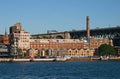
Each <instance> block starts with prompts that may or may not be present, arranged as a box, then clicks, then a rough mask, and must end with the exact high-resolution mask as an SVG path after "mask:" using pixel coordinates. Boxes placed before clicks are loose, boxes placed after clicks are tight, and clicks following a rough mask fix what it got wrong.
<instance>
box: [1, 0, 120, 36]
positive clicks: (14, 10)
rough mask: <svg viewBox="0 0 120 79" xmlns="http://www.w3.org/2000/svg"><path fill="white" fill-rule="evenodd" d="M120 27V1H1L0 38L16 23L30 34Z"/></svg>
mask: <svg viewBox="0 0 120 79" xmlns="http://www.w3.org/2000/svg"><path fill="white" fill-rule="evenodd" d="M86 16H90V22H91V24H90V26H91V27H90V28H91V29H94V28H97V27H99V28H104V27H116V26H117V25H120V0H0V34H3V33H4V29H5V27H6V28H7V30H8V31H9V27H10V26H12V25H14V24H15V23H17V22H20V23H22V26H23V28H24V29H25V30H26V31H27V32H30V33H31V34H38V33H40V34H41V33H46V32H47V30H57V31H59V32H61V31H71V30H73V29H74V30H83V29H85V27H86Z"/></svg>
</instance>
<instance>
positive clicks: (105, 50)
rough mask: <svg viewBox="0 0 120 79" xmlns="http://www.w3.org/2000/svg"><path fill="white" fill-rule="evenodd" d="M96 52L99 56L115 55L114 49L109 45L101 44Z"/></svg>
mask: <svg viewBox="0 0 120 79" xmlns="http://www.w3.org/2000/svg"><path fill="white" fill-rule="evenodd" d="M98 52H99V55H100V56H110V55H115V49H114V47H113V46H111V45H107V44H102V45H101V46H100V47H99V48H98Z"/></svg>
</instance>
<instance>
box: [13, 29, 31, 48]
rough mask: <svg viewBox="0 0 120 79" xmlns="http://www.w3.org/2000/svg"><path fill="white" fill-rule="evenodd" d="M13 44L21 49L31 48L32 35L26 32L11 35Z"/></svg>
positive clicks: (20, 31) (21, 31)
mask: <svg viewBox="0 0 120 79" xmlns="http://www.w3.org/2000/svg"><path fill="white" fill-rule="evenodd" d="M11 40H12V41H11V44H12V45H14V46H16V47H18V48H20V49H29V48H30V42H29V41H30V33H29V32H26V31H24V30H19V31H16V32H13V33H12V34H11Z"/></svg>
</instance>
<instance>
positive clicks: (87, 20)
mask: <svg viewBox="0 0 120 79" xmlns="http://www.w3.org/2000/svg"><path fill="white" fill-rule="evenodd" d="M86 31H87V38H90V18H89V16H87V17H86Z"/></svg>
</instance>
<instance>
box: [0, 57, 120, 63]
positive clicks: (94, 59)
mask: <svg viewBox="0 0 120 79" xmlns="http://www.w3.org/2000/svg"><path fill="white" fill-rule="evenodd" d="M111 60H115V61H119V60H120V58H119V57H115V58H109V59H102V60H101V59H100V58H87V57H86V58H69V59H64V58H34V59H29V58H19V59H12V58H0V62H67V61H111Z"/></svg>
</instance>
